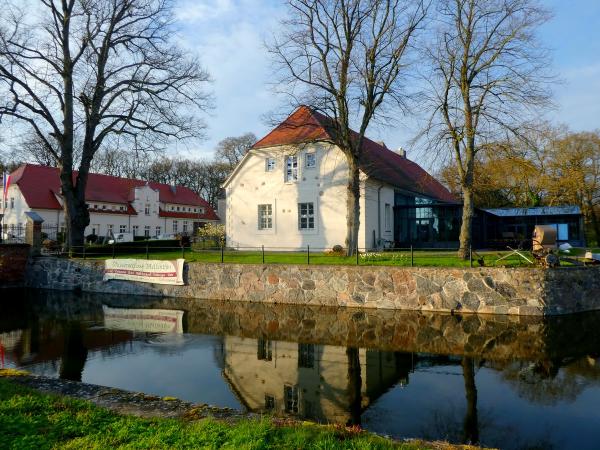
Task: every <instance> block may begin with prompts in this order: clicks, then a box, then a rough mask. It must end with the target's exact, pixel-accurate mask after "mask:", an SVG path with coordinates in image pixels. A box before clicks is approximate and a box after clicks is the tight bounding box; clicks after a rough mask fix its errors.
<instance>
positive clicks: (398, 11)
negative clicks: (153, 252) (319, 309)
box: [269, 0, 426, 255]
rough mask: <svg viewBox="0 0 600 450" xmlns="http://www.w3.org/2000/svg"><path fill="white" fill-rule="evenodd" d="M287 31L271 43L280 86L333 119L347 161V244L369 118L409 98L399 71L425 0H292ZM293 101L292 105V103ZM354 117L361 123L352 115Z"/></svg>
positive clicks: (350, 245) (350, 248) (355, 225)
mask: <svg viewBox="0 0 600 450" xmlns="http://www.w3.org/2000/svg"><path fill="white" fill-rule="evenodd" d="M287 3H288V7H289V12H290V18H289V19H288V20H287V21H286V22H285V23H284V27H283V28H284V29H285V31H284V32H282V35H281V36H280V37H279V38H276V39H275V40H274V41H273V43H272V44H271V45H270V49H269V50H270V52H271V53H272V54H273V55H274V58H275V59H276V61H277V62H278V63H279V65H280V69H281V70H280V73H281V79H280V80H279V81H280V83H279V85H280V86H283V87H284V89H285V90H286V91H287V92H288V93H289V94H290V95H291V98H293V99H300V101H297V100H294V103H296V104H309V105H310V106H311V107H313V108H314V109H317V110H319V111H320V112H321V113H323V114H325V115H326V116H327V117H329V119H331V130H330V131H331V132H330V134H331V136H332V140H333V142H332V143H333V144H335V145H336V146H338V147H339V148H340V149H341V151H342V152H343V153H344V154H345V155H346V160H347V164H348V192H347V235H346V249H347V252H348V254H349V255H352V254H353V252H354V250H355V249H356V247H357V244H358V231H359V227H360V221H359V217H360V202H359V200H360V167H359V164H360V160H361V158H362V144H363V140H364V136H365V133H366V131H367V128H368V126H369V124H370V123H371V122H372V121H373V120H375V119H377V118H378V117H380V118H381V117H383V115H384V106H385V102H388V103H394V104H395V106H400V107H403V106H404V100H405V95H404V89H403V87H402V84H401V75H402V73H403V69H404V68H405V61H406V59H407V50H408V49H409V44H410V43H411V40H412V37H413V35H414V34H415V32H416V30H417V28H418V26H419V24H420V23H421V22H422V20H423V19H424V17H425V13H426V8H425V6H424V3H423V0H348V1H339V0H288V1H287ZM294 106H295V105H294ZM355 117H357V121H358V131H357V132H356V133H354V132H352V129H351V122H352V121H353V120H354V118H355Z"/></svg>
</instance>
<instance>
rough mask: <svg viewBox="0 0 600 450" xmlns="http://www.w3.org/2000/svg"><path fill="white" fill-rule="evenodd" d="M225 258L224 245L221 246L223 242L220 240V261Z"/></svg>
mask: <svg viewBox="0 0 600 450" xmlns="http://www.w3.org/2000/svg"><path fill="white" fill-rule="evenodd" d="M224 260H225V247H224V246H223V243H222V242H221V262H224Z"/></svg>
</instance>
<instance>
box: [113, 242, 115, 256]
mask: <svg viewBox="0 0 600 450" xmlns="http://www.w3.org/2000/svg"><path fill="white" fill-rule="evenodd" d="M112 259H115V243H114V242H113V245H112Z"/></svg>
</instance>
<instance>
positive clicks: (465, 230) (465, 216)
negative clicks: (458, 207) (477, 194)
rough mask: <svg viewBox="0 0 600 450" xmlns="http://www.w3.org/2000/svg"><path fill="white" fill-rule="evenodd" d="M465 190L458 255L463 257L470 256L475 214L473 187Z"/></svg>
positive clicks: (463, 190)
mask: <svg viewBox="0 0 600 450" xmlns="http://www.w3.org/2000/svg"><path fill="white" fill-rule="evenodd" d="M462 192H463V210H462V223H461V226H460V248H459V249H458V256H459V257H460V258H462V259H468V258H469V251H470V248H471V245H472V244H473V215H474V212H475V207H474V205H473V189H472V188H471V187H465V186H463V188H462Z"/></svg>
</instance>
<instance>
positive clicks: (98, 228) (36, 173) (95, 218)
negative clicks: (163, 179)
mask: <svg viewBox="0 0 600 450" xmlns="http://www.w3.org/2000/svg"><path fill="white" fill-rule="evenodd" d="M63 201H64V200H63V197H62V195H61V189H60V179H59V170H58V169H57V168H54V167H46V166H39V165H34V164H24V165H22V166H21V167H19V168H18V169H17V170H15V171H14V172H13V173H12V174H11V181H10V186H9V188H8V194H7V198H6V201H5V202H3V204H2V213H3V219H2V223H3V227H4V230H7V231H8V232H9V233H10V230H11V229H16V228H23V227H24V225H25V223H26V218H25V213H26V212H28V211H34V212H36V213H38V214H39V215H40V216H41V217H42V218H43V219H44V224H43V227H52V226H55V227H56V228H57V229H59V230H60V229H64V227H65V221H64V212H63ZM86 202H87V204H88V209H89V211H90V224H89V226H88V227H87V228H86V230H85V235H86V236H87V235H90V234H96V235H97V236H110V235H111V233H134V235H136V236H146V237H153V236H158V235H175V234H180V233H189V234H191V233H192V232H194V231H195V230H196V229H197V228H198V227H200V226H201V225H202V224H203V223H205V222H218V221H219V218H218V216H217V215H216V214H215V212H214V210H213V208H212V207H211V206H210V205H209V204H208V203H207V202H206V201H205V200H204V199H202V198H201V197H200V196H198V195H197V194H196V193H194V192H193V191H192V190H191V189H188V188H186V187H183V186H169V185H166V184H161V183H153V182H146V181H143V180H134V179H129V178H119V177H113V176H108V175H100V174H90V175H89V177H88V183H87V189H86Z"/></svg>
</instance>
